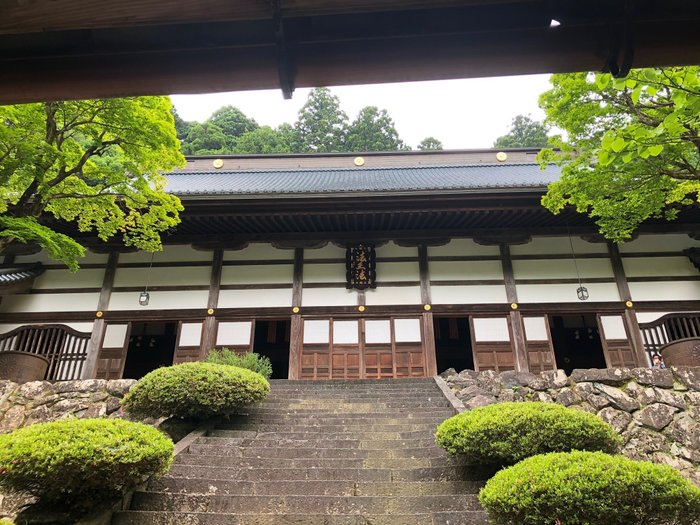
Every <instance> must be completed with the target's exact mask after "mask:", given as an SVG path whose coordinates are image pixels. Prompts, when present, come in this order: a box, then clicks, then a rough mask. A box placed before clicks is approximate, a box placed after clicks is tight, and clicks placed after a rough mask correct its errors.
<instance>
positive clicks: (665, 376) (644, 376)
mask: <svg viewBox="0 0 700 525" xmlns="http://www.w3.org/2000/svg"><path fill="white" fill-rule="evenodd" d="M632 376H633V377H634V379H635V381H637V383H639V384H640V385H644V386H658V387H660V388H673V372H671V370H669V369H662V368H634V369H633V370H632Z"/></svg>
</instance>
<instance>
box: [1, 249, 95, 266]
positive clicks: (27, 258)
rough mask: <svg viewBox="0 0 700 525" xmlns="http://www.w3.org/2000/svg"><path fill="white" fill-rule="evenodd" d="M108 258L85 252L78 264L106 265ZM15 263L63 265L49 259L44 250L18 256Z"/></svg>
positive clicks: (88, 251)
mask: <svg viewBox="0 0 700 525" xmlns="http://www.w3.org/2000/svg"><path fill="white" fill-rule="evenodd" d="M108 257H109V256H108V255H107V254H106V253H93V252H91V251H90V250H87V251H86V252H85V257H81V258H80V259H78V264H81V265H82V264H107V258H108ZM15 262H16V263H18V264H19V263H21V264H24V263H34V262H40V263H43V264H63V263H61V262H60V261H56V260H54V259H51V258H50V257H49V254H48V253H46V251H45V250H42V251H40V252H39V253H35V254H34V255H18V256H17V257H15Z"/></svg>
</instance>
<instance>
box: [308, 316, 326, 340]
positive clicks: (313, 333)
mask: <svg viewBox="0 0 700 525" xmlns="http://www.w3.org/2000/svg"><path fill="white" fill-rule="evenodd" d="M330 326H331V322H330V321H328V320H325V319H320V320H312V321H307V320H305V321H304V344H327V343H328V342H329V340H330Z"/></svg>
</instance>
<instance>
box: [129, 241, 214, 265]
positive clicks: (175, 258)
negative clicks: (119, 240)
mask: <svg viewBox="0 0 700 525" xmlns="http://www.w3.org/2000/svg"><path fill="white" fill-rule="evenodd" d="M213 257H214V255H213V252H212V251H208V250H206V251H205V250H195V249H194V248H192V246H191V245H189V244H171V245H166V246H163V251H160V252H155V254H153V262H154V263H156V262H161V263H162V262H180V261H187V262H191V261H211V260H212V259H213ZM150 262H151V253H150V252H143V251H138V252H131V253H120V254H119V263H120V264H121V263H150Z"/></svg>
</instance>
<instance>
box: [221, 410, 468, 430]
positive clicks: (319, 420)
mask: <svg viewBox="0 0 700 525" xmlns="http://www.w3.org/2000/svg"><path fill="white" fill-rule="evenodd" d="M453 415H454V413H453V412H448V413H445V414H434V415H432V416H427V415H422V416H418V417H413V416H412V415H407V416H405V417H401V418H397V417H396V416H395V415H394V414H387V415H386V416H383V417H378V416H376V415H374V416H362V415H360V414H357V416H358V417H344V416H343V415H341V414H330V415H328V414H327V415H323V416H317V415H307V416H290V415H287V414H279V415H277V416H257V415H251V416H248V415H235V416H231V417H230V418H229V419H228V420H227V421H223V422H221V423H219V424H218V425H217V428H224V427H231V426H236V425H240V424H245V425H272V424H279V425H289V424H294V425H297V426H301V425H318V424H324V425H363V426H364V425H383V424H387V425H406V424H411V425H438V424H440V423H442V422H443V421H444V420H445V419H447V418H449V417H452V416H453Z"/></svg>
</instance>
